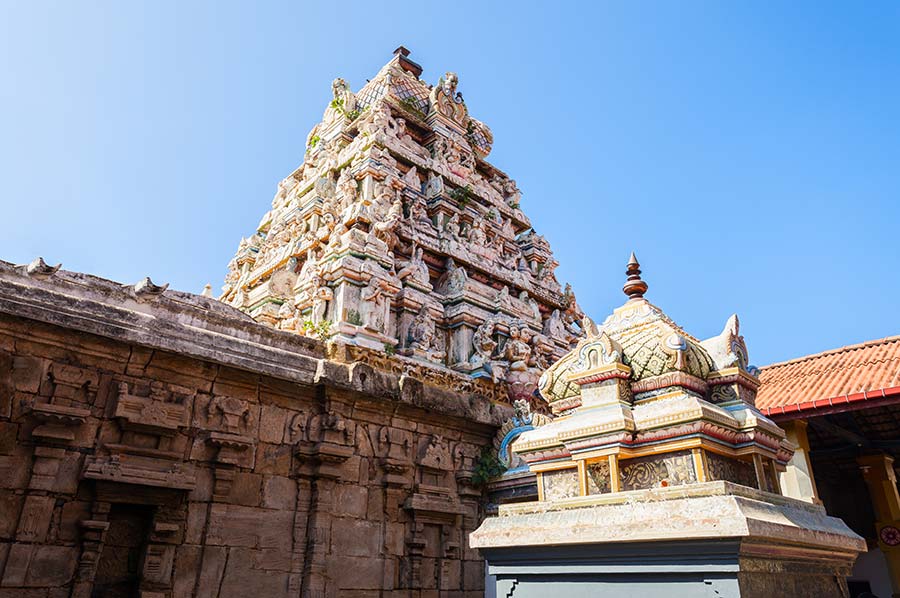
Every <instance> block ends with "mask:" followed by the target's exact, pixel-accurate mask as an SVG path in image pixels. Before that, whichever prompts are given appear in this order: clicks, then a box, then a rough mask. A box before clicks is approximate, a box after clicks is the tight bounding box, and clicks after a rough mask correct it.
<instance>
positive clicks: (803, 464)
mask: <svg viewBox="0 0 900 598" xmlns="http://www.w3.org/2000/svg"><path fill="white" fill-rule="evenodd" d="M806 426H807V422H806V420H805V419H795V420H791V421H788V422H785V423H784V424H782V425H781V427H782V428H784V431H785V432H786V433H787V439H788V440H790V441H791V443H793V445H794V446H796V447H797V450H795V451H794V456H793V457H791V460H790V461H789V462H788V464H787V468H785V470H784V471H783V472H782V473H781V474H780V476H779V478H780V479H779V481H780V485H781V491H782V492H783V493H784V495H785V496H790V497H791V498H799V499H800V500H805V501H806V502H811V503H814V504H822V501H821V500H819V491H818V490H817V489H816V479H815V477H813V471H812V463H810V461H809V437H808V436H807V435H806Z"/></svg>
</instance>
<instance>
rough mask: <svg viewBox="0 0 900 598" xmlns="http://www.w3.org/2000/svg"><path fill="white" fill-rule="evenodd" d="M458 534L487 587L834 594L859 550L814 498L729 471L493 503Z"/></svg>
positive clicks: (509, 594)
mask: <svg viewBox="0 0 900 598" xmlns="http://www.w3.org/2000/svg"><path fill="white" fill-rule="evenodd" d="M470 544H471V546H473V547H475V548H478V549H480V550H481V552H482V553H483V554H484V556H485V558H486V559H487V562H488V571H489V573H490V574H491V575H493V576H496V580H497V581H496V584H497V587H496V595H497V596H498V598H499V597H504V598H532V597H538V596H540V597H547V596H560V597H562V596H565V597H566V598H579V597H587V596H590V597H591V598H597V597H605V596H616V597H620V596H640V597H642V598H644V597H646V598H656V597H660V598H680V597H688V596H689V597H691V598H694V597H704V596H723V597H741V598H747V597H752V598H764V597H765V598H770V597H775V596H778V597H782V596H784V597H793V596H796V597H807V596H808V597H816V598H831V597H835V598H838V597H841V598H844V597H846V596H847V595H848V594H847V586H846V577H847V575H848V574H849V573H850V569H851V568H852V566H853V562H854V561H855V559H856V557H857V555H858V554H859V553H860V552H863V551H865V542H864V541H863V539H862V538H860V537H859V536H857V535H856V534H854V533H853V532H852V531H851V530H850V529H849V528H848V527H847V526H846V525H845V524H844V522H843V521H841V520H840V519H837V518H834V517H829V516H828V515H827V514H826V513H825V510H824V509H823V508H822V507H820V506H818V505H812V504H809V503H805V502H802V501H797V500H793V499H789V498H785V497H782V496H778V495H774V494H770V493H767V492H760V491H757V490H753V489H750V488H746V487H744V486H738V485H735V484H731V483H729V482H708V483H703V484H694V485H691V486H681V487H674V488H672V487H670V488H661V489H654V490H640V491H634V492H622V493H616V494H607V495H599V496H587V497H579V498H573V499H567V500H564V501H556V502H552V503H549V502H535V503H526V504H521V505H509V506H504V507H502V508H501V511H500V515H499V516H498V517H491V518H489V519H487V520H485V522H484V523H483V524H482V525H481V527H479V528H478V529H477V530H476V531H475V532H473V533H472V534H471V536H470Z"/></svg>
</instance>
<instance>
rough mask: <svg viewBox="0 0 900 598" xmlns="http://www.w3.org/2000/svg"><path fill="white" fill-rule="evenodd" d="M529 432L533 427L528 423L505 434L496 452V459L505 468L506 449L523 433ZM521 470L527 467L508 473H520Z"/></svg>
mask: <svg viewBox="0 0 900 598" xmlns="http://www.w3.org/2000/svg"><path fill="white" fill-rule="evenodd" d="M513 423H518V420H514V422H513ZM529 430H534V426H532V425H531V423H530V422H529V423H527V424H524V425H519V426H517V427H515V428H513V429H512V430H510V431H509V432H507V433H506V436H504V437H503V440H501V441H500V450H499V451H497V453H498V454H497V459H499V460H500V463H502V464H503V465H505V466H506V467H509V460H508V459H507V458H506V451H507V448H508V447H509V445H510V443H511V442H512V441H513V440H515V439H516V438H518V437H519V435H521V434H522V433H524V432H528V431H529ZM523 469H527V467H517V468H516V469H514V470H510V471H522V470H523Z"/></svg>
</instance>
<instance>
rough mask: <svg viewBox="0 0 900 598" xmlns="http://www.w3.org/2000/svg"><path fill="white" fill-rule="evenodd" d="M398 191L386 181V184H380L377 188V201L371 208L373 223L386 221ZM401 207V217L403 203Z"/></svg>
mask: <svg viewBox="0 0 900 598" xmlns="http://www.w3.org/2000/svg"><path fill="white" fill-rule="evenodd" d="M397 195H398V194H397V191H396V190H395V189H394V188H393V187H392V184H391V181H390V180H388V181H385V182H384V183H380V184H379V185H377V186H376V188H375V199H374V200H373V201H372V208H371V218H372V220H373V221H375V222H377V221H381V220H384V219H385V217H386V216H387V213H388V212H389V211H390V209H391V206H392V205H393V204H394V201H395V200H396V199H397ZM400 205H401V210H400V213H401V216H402V214H403V210H402V205H403V204H402V203H401V204H400Z"/></svg>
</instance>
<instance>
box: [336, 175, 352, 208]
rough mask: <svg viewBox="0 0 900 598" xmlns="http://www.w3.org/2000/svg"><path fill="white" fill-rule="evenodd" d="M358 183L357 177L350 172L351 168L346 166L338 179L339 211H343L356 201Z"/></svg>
mask: <svg viewBox="0 0 900 598" xmlns="http://www.w3.org/2000/svg"><path fill="white" fill-rule="evenodd" d="M356 195H357V183H356V179H355V178H354V177H353V175H352V174H350V169H349V168H345V169H344V170H342V171H341V175H340V176H339V177H338V181H337V193H336V197H337V200H338V205H337V208H338V212H339V213H340V212H343V211H344V210H345V209H347V208H348V207H349V206H350V205H352V204H353V203H354V202H355V201H356Z"/></svg>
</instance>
